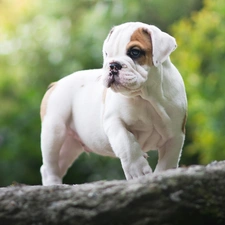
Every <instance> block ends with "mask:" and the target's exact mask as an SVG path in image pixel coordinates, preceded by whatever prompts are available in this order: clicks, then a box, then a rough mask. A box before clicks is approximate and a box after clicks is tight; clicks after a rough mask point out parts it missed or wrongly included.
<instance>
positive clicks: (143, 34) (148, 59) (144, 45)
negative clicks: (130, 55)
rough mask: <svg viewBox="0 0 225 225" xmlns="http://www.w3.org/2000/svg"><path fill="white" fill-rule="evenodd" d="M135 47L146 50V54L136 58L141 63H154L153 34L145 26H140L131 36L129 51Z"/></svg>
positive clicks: (150, 64)
mask: <svg viewBox="0 0 225 225" xmlns="http://www.w3.org/2000/svg"><path fill="white" fill-rule="evenodd" d="M134 47H137V48H139V49H140V50H142V51H144V53H145V54H144V55H142V56H141V57H140V58H138V59H136V61H137V62H138V63H139V64H140V65H149V66H152V65H153V61H152V41H151V34H150V33H149V32H148V31H147V30H145V29H144V28H138V29H137V30H136V31H135V32H134V33H133V34H132V36H131V39H130V42H129V43H128V45H127V51H129V49H132V48H134Z"/></svg>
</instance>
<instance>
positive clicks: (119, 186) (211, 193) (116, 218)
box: [0, 161, 225, 225]
mask: <svg viewBox="0 0 225 225" xmlns="http://www.w3.org/2000/svg"><path fill="white" fill-rule="evenodd" d="M0 224H1V225H8V224H10V225H11V224H13V225H48V224H52V225H54V224H63V225H67V224H68V225H70V224H71V225H95V224H96V225H103V224H105V225H114V224H115V225H145V224H146V225H147V224H154V225H157V224H162V225H170V224H171V225H186V224H188V225H190V224H191V225H195V224H196V225H201V224H202V225H203V224H204V225H205V224H213V225H217V224H223V225H224V224H225V161H221V162H214V163H211V164H209V165H208V166H198V165H197V166H191V167H188V168H178V169H173V170H167V171H165V172H162V173H159V174H154V175H151V176H148V177H143V178H140V179H136V180H132V181H99V182H95V183H89V184H82V185H73V186H71V185H58V186H48V187H43V186H25V185H15V186H10V187H6V188H0Z"/></svg>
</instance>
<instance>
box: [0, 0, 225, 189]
mask: <svg viewBox="0 0 225 225" xmlns="http://www.w3.org/2000/svg"><path fill="white" fill-rule="evenodd" d="M127 21H142V22H145V23H149V24H154V25H156V26H158V27H159V28H160V29H162V30H163V31H166V32H168V33H170V34H171V35H172V36H174V37H175V38H176V40H177V43H178V48H177V50H176V51H175V52H174V53H173V54H172V55H171V58H172V61H173V62H174V64H175V65H176V66H177V68H178V69H179V70H180V72H181V74H182V76H183V79H184V81H185V85H186V90H187V95H188V101H189V113H188V123H187V127H186V130H187V136H186V141H185V146H184V149H183V154H182V158H181V162H180V165H181V166H182V165H183V166H187V165H190V164H206V163H209V162H211V161H213V160H223V159H225V148H224V146H225V143H224V142H225V138H224V137H225V135H224V134H225V1H224V0H205V1H202V0H170V1H167V0H138V1H136V0H123V1H119V0H118V1H116V0H114V1H113V0H105V1H103V0H102V1H94V0H64V1H61V0H38V1H37V0H0V186H6V185H10V184H11V183H12V182H13V181H17V182H19V183H25V184H30V185H33V184H40V183H41V177H40V173H39V168H40V166H41V160H42V159H41V151H40V128H41V126H40V125H41V123H40V117H39V106H40V102H41V99H42V97H43V95H44V93H45V91H46V88H47V86H48V85H49V83H51V82H52V81H56V80H58V79H60V78H62V77H64V76H66V75H68V74H70V73H72V72H74V71H76V70H82V69H90V68H100V67H101V65H102V53H101V48H102V43H103V41H104V38H105V37H106V35H107V34H108V31H109V30H110V29H111V27H112V26H113V25H117V24H120V23H123V22H127ZM149 160H150V164H151V165H152V166H153V167H154V165H155V164H156V161H157V154H156V152H151V153H150V159H149ZM100 179H106V180H111V179H124V175H123V171H122V169H121V166H120V162H119V160H118V159H111V158H107V157H100V156H97V155H94V154H89V155H88V154H83V155H82V156H80V158H79V159H78V160H77V161H76V162H75V163H74V165H73V166H72V168H71V169H70V170H69V172H68V174H67V175H66V177H65V179H64V182H65V183H83V182H91V181H95V180H100Z"/></svg>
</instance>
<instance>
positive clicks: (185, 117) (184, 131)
mask: <svg viewBox="0 0 225 225" xmlns="http://www.w3.org/2000/svg"><path fill="white" fill-rule="evenodd" d="M186 121H187V113H185V116H184V119H183V123H182V132H183V133H184V134H185V133H186V130H185V125H186Z"/></svg>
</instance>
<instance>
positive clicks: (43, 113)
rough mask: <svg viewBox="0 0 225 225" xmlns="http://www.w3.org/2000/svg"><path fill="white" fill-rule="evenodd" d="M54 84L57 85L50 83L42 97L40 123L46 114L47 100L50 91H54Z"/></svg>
mask: <svg viewBox="0 0 225 225" xmlns="http://www.w3.org/2000/svg"><path fill="white" fill-rule="evenodd" d="M56 83H57V82H54V83H51V84H50V85H49V86H48V90H47V92H46V93H45V95H44V97H43V99H42V102H41V111H40V115H41V121H43V119H44V116H45V114H46V110H47V104H48V99H49V97H50V95H51V93H52V91H53V90H54V89H55V87H56Z"/></svg>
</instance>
